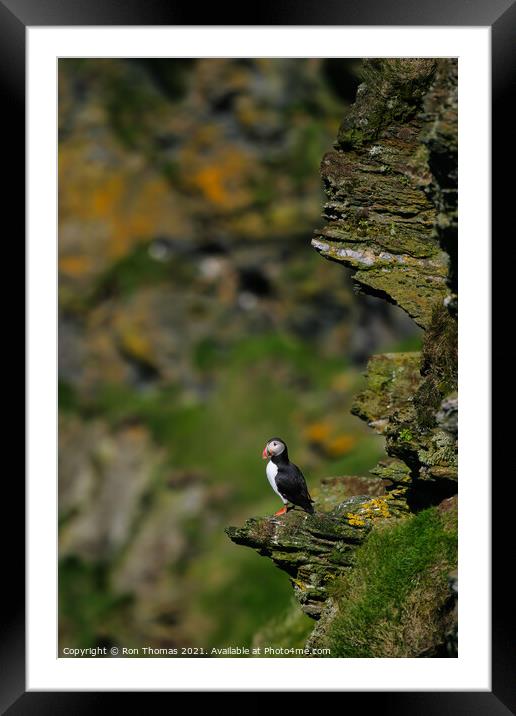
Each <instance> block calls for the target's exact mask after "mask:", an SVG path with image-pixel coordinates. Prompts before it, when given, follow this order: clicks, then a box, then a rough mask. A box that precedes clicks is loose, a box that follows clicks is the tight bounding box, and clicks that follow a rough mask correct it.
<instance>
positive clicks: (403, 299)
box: [227, 59, 457, 656]
mask: <svg viewBox="0 0 516 716" xmlns="http://www.w3.org/2000/svg"><path fill="white" fill-rule="evenodd" d="M321 174H322V178H323V182H324V186H325V190H326V194H327V199H328V200H327V202H326V204H325V206H324V216H325V218H326V219H327V224H326V226H325V227H324V228H322V229H319V230H317V231H316V234H315V237H314V238H313V240H312V245H313V246H314V248H315V249H316V250H317V251H318V252H319V253H320V254H321V255H322V256H323V257H325V258H327V259H329V260H331V261H336V262H339V263H342V264H343V265H344V266H346V267H348V268H351V269H352V271H353V280H354V282H355V284H356V286H357V288H358V290H359V291H361V292H364V293H368V294H370V295H373V296H379V297H383V298H385V299H386V300H387V301H389V302H391V303H395V304H397V305H398V306H400V307H401V308H402V309H403V310H405V311H406V312H407V313H408V314H409V315H410V316H411V317H412V318H413V320H414V321H415V322H416V323H417V324H418V325H419V326H421V327H422V328H423V329H425V334H424V338H423V347H422V351H421V352H418V353H415V352H413V353H390V354H384V355H376V356H373V357H372V358H371V360H370V361H369V365H368V369H367V375H366V384H365V388H364V389H363V390H362V392H361V393H360V394H359V395H357V396H356V399H355V402H354V406H353V409H352V412H354V413H355V414H356V415H357V416H358V417H360V418H361V419H363V420H365V421H367V423H368V424H369V426H370V427H371V428H372V429H373V430H375V431H376V432H378V433H380V434H382V435H383V436H384V437H385V444H386V453H387V455H386V458H385V459H383V460H382V461H381V462H380V463H379V464H378V466H377V467H376V468H375V469H374V470H373V471H372V472H373V474H374V475H375V476H376V480H377V481H380V482H381V483H382V484H383V485H384V486H385V494H383V495H382V494H380V495H379V496H376V497H371V496H370V495H362V496H359V495H355V496H354V497H350V496H349V494H348V495H344V494H340V495H338V494H337V495H335V494H334V495H333V496H332V497H331V498H328V497H327V495H326V489H325V487H324V486H323V487H322V489H321V491H320V494H319V495H318V500H316V508H318V511H317V512H316V514H315V516H313V517H311V516H309V515H305V514H302V513H299V512H297V511H293V512H291V513H289V514H287V516H286V517H285V518H259V519H256V518H254V519H251V520H248V522H246V523H245V524H244V525H243V527H240V528H234V527H232V528H229V529H228V530H227V531H228V534H229V536H230V538H231V539H232V540H233V541H235V542H237V543H238V544H244V545H248V546H250V547H252V548H254V549H256V550H258V552H259V553H260V554H262V555H266V556H268V557H270V558H271V559H272V560H273V561H274V563H275V564H276V565H277V566H279V567H280V568H281V569H283V570H285V571H286V572H287V573H288V574H289V576H290V578H291V581H292V584H293V587H294V590H295V592H296V595H297V596H298V599H299V601H300V603H301V604H302V606H303V609H304V610H305V612H306V613H307V614H308V615H310V616H312V617H314V618H315V619H320V622H319V626H318V627H317V633H316V632H314V637H313V638H311V639H309V643H311V644H312V645H313V644H314V643H317V644H319V645H320V644H321V643H324V635H325V634H328V633H329V631H331V626H330V625H331V623H332V622H334V621H335V619H337V618H338V614H339V609H340V608H341V607H342V608H344V607H343V606H342V605H343V604H344V601H345V600H344V601H342V600H341V602H340V605H341V607H339V597H338V596H337V597H336V596H335V594H337V595H338V593H339V592H338V589H337V590H336V591H335V585H336V584H337V583H339V581H340V582H342V583H344V584H346V579H347V578H346V575H347V574H350V573H351V572H352V570H353V566H354V560H355V557H356V555H357V549H360V546H361V545H362V544H364V542H366V541H367V540H368V539H369V535H370V534H371V533H372V532H377V533H378V534H383V532H382V530H387V531H388V530H389V529H392V528H393V527H394V525H397V524H399V523H400V521H402V520H411V519H415V517H414V515H415V514H416V513H419V512H420V511H421V510H424V509H425V508H432V507H435V506H436V505H439V504H440V503H443V501H444V500H448V501H449V498H451V497H452V496H454V495H456V493H457V325H456V306H457V293H456V292H457V276H456V273H457V269H456V257H457V249H456V241H457V63H456V61H455V60H452V59H439V60H432V59H392V60H391V59H382V60H380V59H378V60H367V61H365V63H364V82H363V84H362V85H361V86H360V87H359V89H358V93H357V98H356V102H355V104H354V105H353V106H352V107H351V109H350V110H349V112H348V113H347V115H346V117H345V119H344V121H343V123H342V125H341V128H340V130H339V133H338V138H337V141H336V143H335V146H334V148H333V149H332V151H330V152H328V153H327V154H326V155H325V156H324V158H323V160H322V165H321ZM342 479H343V480H345V478H342ZM364 492H365V491H364ZM447 504H448V505H450V507H449V509H450V510H452V511H456V500H452V501H451V502H447ZM414 524H415V525H417V524H419V523H417V522H415V523H414ZM421 524H424V523H423V522H421ZM436 524H437V523H436ZM390 525H392V527H390ZM450 529H452V531H453V529H454V527H453V525H452V527H451V528H450V526H449V524H447V525H446V528H445V529H444V528H443V535H446V536H445V537H443V540H444V541H446V540H448V536H449V530H450ZM400 544H401V543H400ZM400 549H402V548H401V547H400ZM452 552H453V550H451V552H450V554H452ZM437 553H438V550H437V551H436V554H437ZM400 559H403V554H402V553H400ZM449 559H451V560H452V561H453V558H452V557H449ZM449 566H450V565H449V563H448V562H446V563H443V564H440V565H439V566H438V567H437V566H436V567H435V569H436V573H437V572H439V570H441V571H442V570H446V569H447V568H448V567H449ZM366 573H367V570H366ZM439 573H440V572H439ZM423 581H424V580H423ZM437 581H438V580H436V582H437ZM430 583H431V580H429V584H430ZM350 589H351V587H349V585H348V597H349V590H350ZM408 589H409V587H408V586H407V590H408ZM429 589H430V587H429ZM344 591H345V590H344ZM332 595H333V596H332ZM434 597H435V598H434V599H432V594H431V592H430V593H428V592H427V593H425V596H424V598H425V599H427V600H428V603H429V607H428V609H429V612H428V614H429V616H428V623H432V624H433V625H434V627H433V632H432V634H433V636H429V635H428V634H427V635H423V636H422V638H421V639H419V640H418V644H419V646H414V649H413V651H410V650H409V651H408V652H405V651H403V650H399V649H398V650H396V649H391V651H389V649H390V648H391V647H388V646H387V643H388V641H389V640H388V639H385V644H386V646H385V648H384V649H383V651H382V647H378V648H376V649H373V650H372V653H373V655H375V656H382V655H383V656H389V655H395V656H400V655H414V656H437V655H447V656H453V655H456V652H454V648H453V645H452V646H450V645H449V643H447V645H444V646H443V644H441V643H440V640H441V639H443V638H444V637H443V636H442V635H443V634H444V631H446V633H447V634H452V635H453V634H454V635H455V637H454V638H456V621H455V625H454V624H453V623H451V622H453V616H450V613H451V612H450V609H452V607H451V606H450V604H454V603H455V602H454V596H453V595H452V594H450V599H449V600H447V597H446V589H444V591H441V592H439V594H437V592H436V593H435V595H434ZM408 598H409V597H407V599H408ZM422 598H423V597H422V596H421V595H418V596H417V599H422ZM414 599H416V596H414ZM346 604H347V605H348V606H347V607H346V608H349V599H348V601H347V602H346ZM447 604H448V607H449V608H448V607H447V606H446V605H447ZM439 610H441V611H439ZM441 612H442V613H441ZM439 615H441V616H439ZM407 618H408V617H407ZM393 619H394V617H393ZM421 621H422V623H423V624H424V621H425V620H424V619H422V620H421ZM444 623H446V630H445V629H444V626H443V628H440V627H439V624H440V625H441V626H442V625H443V624H444ZM436 624H437V626H436ZM401 627H402V628H404V627H406V625H403V624H402V625H401ZM340 638H343V639H345V636H344V637H342V632H341V637H340ZM396 638H397V639H399V636H397V637H396ZM432 640H433V641H434V642H436V641H437V642H439V643H432ZM448 641H449V642H450V643H451V642H453V639H451V641H450V640H448ZM382 643H383V642H382ZM423 644H424V647H423V646H422V645H423ZM340 652H342V653H343V654H345V655H349V653H350V652H349V650H348V651H346V649H341V650H340ZM351 653H353V652H351ZM357 654H358V655H364V654H363V653H362V652H357Z"/></svg>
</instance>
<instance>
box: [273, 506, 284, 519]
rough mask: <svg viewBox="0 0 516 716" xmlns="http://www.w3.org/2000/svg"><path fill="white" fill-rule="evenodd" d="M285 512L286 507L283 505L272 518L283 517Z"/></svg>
mask: <svg viewBox="0 0 516 716" xmlns="http://www.w3.org/2000/svg"><path fill="white" fill-rule="evenodd" d="M286 511H287V506H286V505H284V506H283V507H282V508H281V510H278V511H277V512H275V513H274V517H276V516H277V515H284V514H285V512H286Z"/></svg>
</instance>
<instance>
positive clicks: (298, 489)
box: [276, 462, 314, 514]
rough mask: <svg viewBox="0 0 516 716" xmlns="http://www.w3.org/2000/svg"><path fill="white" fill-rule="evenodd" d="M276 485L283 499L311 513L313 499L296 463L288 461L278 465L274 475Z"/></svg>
mask: <svg viewBox="0 0 516 716" xmlns="http://www.w3.org/2000/svg"><path fill="white" fill-rule="evenodd" d="M276 487H277V488H278V491H279V493H280V494H281V495H282V496H283V497H284V498H285V500H288V501H289V502H292V504H293V505H298V506H299V507H302V508H303V510H306V512H310V514H312V513H313V511H314V508H313V507H312V502H313V500H312V498H311V497H310V493H309V492H308V488H307V486H306V481H305V478H304V475H303V473H302V472H301V470H300V469H299V468H298V466H297V465H294V463H292V462H290V463H289V464H288V465H281V466H280V467H279V469H278V474H277V475H276Z"/></svg>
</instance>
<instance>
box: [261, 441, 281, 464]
mask: <svg viewBox="0 0 516 716" xmlns="http://www.w3.org/2000/svg"><path fill="white" fill-rule="evenodd" d="M284 452H287V443H286V442H284V441H283V440H282V439H281V438H271V439H270V440H267V444H266V445H265V447H264V448H263V452H262V458H263V459H264V460H268V459H269V458H270V457H278V455H281V454H282V453H284Z"/></svg>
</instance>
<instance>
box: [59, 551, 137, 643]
mask: <svg viewBox="0 0 516 716" xmlns="http://www.w3.org/2000/svg"><path fill="white" fill-rule="evenodd" d="M130 606H131V600H130V599H129V598H128V597H125V596H120V595H114V594H113V592H112V591H111V589H110V586H109V581H108V569H107V567H106V566H105V565H103V564H101V563H93V564H90V563H87V562H83V561H82V560H80V559H78V558H76V557H67V558H66V559H63V560H61V562H60V564H59V617H60V625H59V626H60V632H61V639H60V641H61V643H63V644H65V645H73V646H74V647H76V648H88V647H94V646H99V645H106V644H110V643H113V644H118V643H120V641H121V640H122V630H123V624H124V622H126V620H127V619H128V615H129V609H130Z"/></svg>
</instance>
